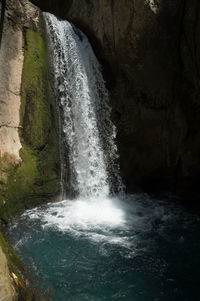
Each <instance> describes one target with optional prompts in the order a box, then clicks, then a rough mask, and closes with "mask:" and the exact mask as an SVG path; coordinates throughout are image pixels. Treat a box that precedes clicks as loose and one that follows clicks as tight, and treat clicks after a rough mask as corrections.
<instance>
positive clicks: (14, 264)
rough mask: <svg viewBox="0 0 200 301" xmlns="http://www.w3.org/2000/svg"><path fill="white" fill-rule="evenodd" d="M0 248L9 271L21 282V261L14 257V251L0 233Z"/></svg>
mask: <svg viewBox="0 0 200 301" xmlns="http://www.w3.org/2000/svg"><path fill="white" fill-rule="evenodd" d="M0 246H1V248H2V250H3V252H4V254H5V255H6V258H7V262H8V266H9V268H10V270H12V271H13V272H14V273H15V275H17V277H18V278H19V279H20V280H22V275H21V273H20V271H22V270H23V265H22V263H21V260H20V259H19V257H18V256H17V255H16V253H15V251H14V249H13V248H12V247H11V245H10V244H9V243H8V241H7V240H6V239H5V237H4V236H3V234H2V233H1V232H0Z"/></svg>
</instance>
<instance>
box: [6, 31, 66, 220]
mask: <svg viewBox="0 0 200 301" xmlns="http://www.w3.org/2000/svg"><path fill="white" fill-rule="evenodd" d="M24 55H25V57H24V67H23V75H22V88H21V89H22V90H21V110H20V120H21V125H20V137H21V143H22V149H21V150H20V157H21V162H18V163H16V160H14V158H13V156H12V155H10V154H4V156H3V158H1V159H0V169H1V174H0V188H1V190H0V219H1V220H3V221H4V222H7V221H8V219H9V217H10V216H11V215H13V214H15V213H17V212H19V210H23V209H26V208H29V207H31V206H34V205H37V204H38V203H41V202H43V201H45V200H48V199H50V198H52V197H54V196H55V195H56V194H58V193H59V189H60V186H59V150H58V144H59V143H58V133H57V120H56V107H55V102H54V99H53V93H52V90H51V87H50V82H49V78H48V65H47V58H46V49H45V42H44V40H43V38H42V37H41V35H40V34H39V33H37V32H34V31H32V30H29V29H28V30H27V31H26V32H25V54H24Z"/></svg>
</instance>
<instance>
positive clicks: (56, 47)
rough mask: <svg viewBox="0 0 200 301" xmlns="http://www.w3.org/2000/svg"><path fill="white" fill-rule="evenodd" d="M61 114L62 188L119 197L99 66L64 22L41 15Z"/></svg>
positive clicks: (84, 40)
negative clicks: (64, 157)
mask: <svg viewBox="0 0 200 301" xmlns="http://www.w3.org/2000/svg"><path fill="white" fill-rule="evenodd" d="M44 16H45V20H46V25H47V33H48V37H49V44H50V49H51V57H52V63H53V70H54V77H55V94H56V97H57V102H58V104H59V106H60V109H61V116H62V117H61V118H62V131H63V135H62V137H63V143H62V144H63V145H64V151H65V153H67V154H68V160H69V165H68V166H67V168H68V169H69V172H68V179H67V180H66V179H65V180H64V181H67V183H66V182H64V183H63V186H65V187H68V186H69V187H70V188H71V190H72V192H73V193H75V194H76V195H78V196H80V197H82V198H85V197H87V198H88V197H106V196H108V195H109V194H110V193H112V192H114V191H115V192H117V193H119V192H121V191H122V189H123V188H122V182H121V179H120V176H119V167H118V164H117V159H118V155H117V148H116V145H115V137H116V130H115V126H114V125H113V123H112V122H111V119H110V113H111V109H110V106H109V104H108V93H107V90H106V88H105V84H104V80H103V77H102V74H101V70H100V65H99V63H98V61H97V59H96V57H95V55H94V53H93V50H92V48H91V46H90V44H89V42H88V39H87V37H86V36H85V35H84V34H83V33H82V32H81V31H80V30H79V29H77V28H76V27H75V26H73V25H71V24H70V23H69V22H67V21H62V20H59V19H57V18H56V17H55V16H54V15H51V14H49V13H45V14H44Z"/></svg>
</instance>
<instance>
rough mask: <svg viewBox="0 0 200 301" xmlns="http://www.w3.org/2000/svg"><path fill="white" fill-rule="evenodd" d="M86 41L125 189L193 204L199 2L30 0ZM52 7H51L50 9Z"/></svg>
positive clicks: (198, 125)
mask: <svg viewBox="0 0 200 301" xmlns="http://www.w3.org/2000/svg"><path fill="white" fill-rule="evenodd" d="M33 2H34V3H36V4H37V5H39V6H40V7H41V8H42V9H43V10H49V11H51V12H54V13H55V14H57V15H59V16H61V17H66V18H67V19H69V20H70V21H71V22H73V23H74V24H75V25H77V26H78V27H79V28H81V29H82V30H83V31H84V32H85V33H86V34H87V35H88V37H89V39H90V41H91V43H92V45H93V48H94V50H95V52H96V54H97V56H98V58H99V60H100V61H101V63H102V65H103V71H104V75H105V79H106V81H107V83H108V88H109V91H110V95H111V102H112V107H113V119H114V120H115V122H116V125H117V128H118V143H119V150H120V156H121V170H122V175H123V177H124V179H125V181H126V183H127V184H129V185H128V186H129V187H131V186H132V184H134V183H136V184H139V185H142V186H143V187H144V188H145V189H147V190H148V191H150V190H154V189H159V188H161V189H171V190H172V191H173V192H175V193H177V194H179V195H182V196H184V197H186V198H189V199H198V198H199V195H200V193H199V180H198V179H199V174H200V136H199V129H200V117H199V104H200V100H199V64H200V61H199V55H200V52H199V42H200V39H199V36H200V35H199V31H200V26H199V25H200V24H199V22H200V18H199V14H200V3H199V1H198V0H191V1H187V0H161V3H160V9H159V11H158V13H157V14H154V13H153V12H152V11H151V10H150V8H149V7H148V6H146V5H144V1H143V0H124V1H121V0H115V1H114V0H90V1H86V0H74V1H59V2H57V1H39V0H34V1H33ZM55 3H56V4H55Z"/></svg>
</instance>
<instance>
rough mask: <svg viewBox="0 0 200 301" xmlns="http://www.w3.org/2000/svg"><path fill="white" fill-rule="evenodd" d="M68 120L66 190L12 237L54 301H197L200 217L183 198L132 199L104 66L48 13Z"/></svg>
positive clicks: (64, 125) (15, 223)
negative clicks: (181, 201)
mask: <svg viewBox="0 0 200 301" xmlns="http://www.w3.org/2000/svg"><path fill="white" fill-rule="evenodd" d="M44 18H45V22H46V27H47V36H48V43H49V54H50V58H51V63H52V70H53V74H54V82H55V87H54V90H55V96H56V100H57V104H58V106H59V111H60V120H61V126H60V130H61V135H60V137H61V148H62V151H61V164H62V168H61V169H62V175H61V182H62V193H63V195H67V196H68V197H67V198H65V199H63V200H62V201H60V202H57V203H49V204H47V205H44V206H41V207H37V208H35V209H32V210H28V211H25V213H24V214H23V215H21V216H20V217H17V218H15V219H14V220H12V221H11V222H10V225H9V229H8V236H9V238H10V241H11V242H12V244H13V246H14V247H15V249H16V251H17V252H18V253H19V255H20V257H21V258H22V260H23V261H24V263H25V264H26V265H27V269H28V270H29V272H30V274H32V275H34V277H35V280H34V281H33V285H34V286H35V287H36V288H37V289H41V291H42V292H43V293H44V294H49V295H50V296H51V297H53V299H54V301H85V300H89V301H103V300H107V301H112V300H118V301H120V300H124V301H158V300H162V301H179V300H180V301H198V300H199V296H200V294H199V290H198V282H199V275H198V274H199V267H200V259H199V253H200V243H199V239H198V237H199V229H200V219H199V217H198V216H197V215H194V214H189V213H187V212H186V211H185V210H184V209H183V208H181V207H180V205H178V203H177V202H176V201H173V202H172V204H171V203H170V201H169V200H167V199H163V198H162V199H160V200H158V199H153V198H150V197H148V196H147V195H145V194H135V195H126V194H125V193H123V191H124V187H123V184H122V181H121V178H120V172H119V165H118V153H117V147H116V144H115V137H116V129H115V126H114V124H113V123H112V121H111V118H110V115H111V109H110V106H109V98H108V93H107V90H106V88H105V83H104V81H103V77H102V74H101V68H100V65H99V63H98V61H97V59H96V57H95V55H94V52H93V50H92V48H91V45H90V43H89V42H88V39H87V37H86V36H85V35H84V34H83V33H82V32H81V31H80V30H79V29H77V28H76V27H75V26H74V25H72V24H70V23H69V22H67V21H62V20H60V19H58V18H56V17H55V16H53V15H51V14H49V13H45V14H44Z"/></svg>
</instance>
